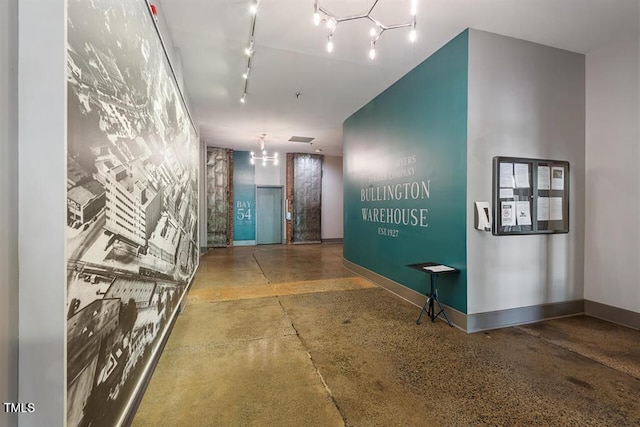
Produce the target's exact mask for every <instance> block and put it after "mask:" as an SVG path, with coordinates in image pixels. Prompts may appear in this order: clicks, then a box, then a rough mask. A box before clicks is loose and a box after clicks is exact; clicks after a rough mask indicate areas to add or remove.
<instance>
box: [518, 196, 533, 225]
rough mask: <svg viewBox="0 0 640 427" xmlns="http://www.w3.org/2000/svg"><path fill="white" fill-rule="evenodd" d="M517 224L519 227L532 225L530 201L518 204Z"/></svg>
mask: <svg viewBox="0 0 640 427" xmlns="http://www.w3.org/2000/svg"><path fill="white" fill-rule="evenodd" d="M516 222H517V223H518V225H531V211H530V210H529V202H528V201H526V200H525V201H520V202H516Z"/></svg>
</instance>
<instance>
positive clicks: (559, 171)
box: [551, 166, 564, 190]
mask: <svg viewBox="0 0 640 427" xmlns="http://www.w3.org/2000/svg"><path fill="white" fill-rule="evenodd" d="M551 189H552V190H564V168H563V167H562V166H558V167H552V168H551Z"/></svg>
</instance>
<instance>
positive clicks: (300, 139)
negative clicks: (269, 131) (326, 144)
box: [289, 136, 315, 144]
mask: <svg viewBox="0 0 640 427" xmlns="http://www.w3.org/2000/svg"><path fill="white" fill-rule="evenodd" d="M314 139H315V138H312V137H309V136H292V137H291V138H289V141H291V142H304V143H305V144H311V141H313V140H314Z"/></svg>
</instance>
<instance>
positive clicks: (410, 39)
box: [409, 29, 418, 43]
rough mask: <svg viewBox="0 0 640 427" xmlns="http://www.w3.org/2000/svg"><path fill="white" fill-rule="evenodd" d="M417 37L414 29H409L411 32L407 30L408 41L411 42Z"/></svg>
mask: <svg viewBox="0 0 640 427" xmlns="http://www.w3.org/2000/svg"><path fill="white" fill-rule="evenodd" d="M417 38H418V34H417V33H416V30H415V29H413V30H411V32H409V41H410V42H411V43H413V42H415V41H416V39H417Z"/></svg>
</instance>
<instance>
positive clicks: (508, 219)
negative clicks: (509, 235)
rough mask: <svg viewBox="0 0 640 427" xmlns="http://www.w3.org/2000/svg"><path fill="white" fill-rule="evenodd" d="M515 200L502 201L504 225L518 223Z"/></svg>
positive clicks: (508, 225)
mask: <svg viewBox="0 0 640 427" xmlns="http://www.w3.org/2000/svg"><path fill="white" fill-rule="evenodd" d="M514 203H515V202H502V205H501V210H502V226H503V227H510V226H514V225H516V215H515V206H514Z"/></svg>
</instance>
